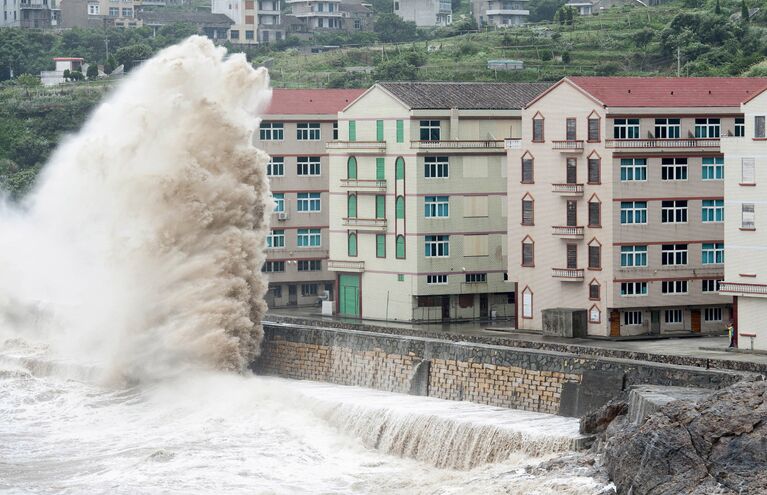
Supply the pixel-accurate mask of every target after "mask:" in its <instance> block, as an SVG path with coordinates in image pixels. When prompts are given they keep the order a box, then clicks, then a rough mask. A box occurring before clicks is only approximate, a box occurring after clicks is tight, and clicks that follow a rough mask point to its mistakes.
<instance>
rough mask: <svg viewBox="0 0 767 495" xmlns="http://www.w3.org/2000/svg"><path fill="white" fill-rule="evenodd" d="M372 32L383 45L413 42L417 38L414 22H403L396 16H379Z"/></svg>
mask: <svg viewBox="0 0 767 495" xmlns="http://www.w3.org/2000/svg"><path fill="white" fill-rule="evenodd" d="M373 31H375V32H376V33H378V38H379V39H380V40H381V41H383V42H384V43H392V42H402V41H413V40H415V39H416V38H418V32H417V30H416V26H415V22H411V21H405V20H403V19H402V18H401V17H400V16H398V15H397V14H379V15H378V16H377V17H376V20H375V24H374V25H373Z"/></svg>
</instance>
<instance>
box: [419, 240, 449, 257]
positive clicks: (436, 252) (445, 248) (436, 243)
mask: <svg viewBox="0 0 767 495" xmlns="http://www.w3.org/2000/svg"><path fill="white" fill-rule="evenodd" d="M424 247H425V250H424V256H426V257H427V258H432V257H446V256H450V236H448V235H427V236H426V239H425V242H424Z"/></svg>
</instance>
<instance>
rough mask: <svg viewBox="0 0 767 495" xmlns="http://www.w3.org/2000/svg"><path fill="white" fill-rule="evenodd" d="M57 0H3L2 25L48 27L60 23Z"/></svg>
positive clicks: (0, 15) (0, 23)
mask: <svg viewBox="0 0 767 495" xmlns="http://www.w3.org/2000/svg"><path fill="white" fill-rule="evenodd" d="M60 12H61V11H60V9H59V7H58V3H57V0H3V5H2V14H0V27H20V28H32V29H46V28H51V27H55V26H57V25H58V22H59V17H60Z"/></svg>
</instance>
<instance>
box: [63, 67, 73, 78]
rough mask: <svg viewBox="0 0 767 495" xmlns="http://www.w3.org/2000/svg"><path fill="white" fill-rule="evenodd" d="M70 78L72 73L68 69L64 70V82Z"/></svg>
mask: <svg viewBox="0 0 767 495" xmlns="http://www.w3.org/2000/svg"><path fill="white" fill-rule="evenodd" d="M71 78H72V71H71V70H69V69H64V80H65V81H69V80H70V79H71Z"/></svg>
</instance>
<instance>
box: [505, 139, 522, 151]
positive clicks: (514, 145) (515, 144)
mask: <svg viewBox="0 0 767 495" xmlns="http://www.w3.org/2000/svg"><path fill="white" fill-rule="evenodd" d="M504 147H505V148H506V149H507V150H519V149H522V140H521V139H519V138H508V139H505V140H504Z"/></svg>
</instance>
